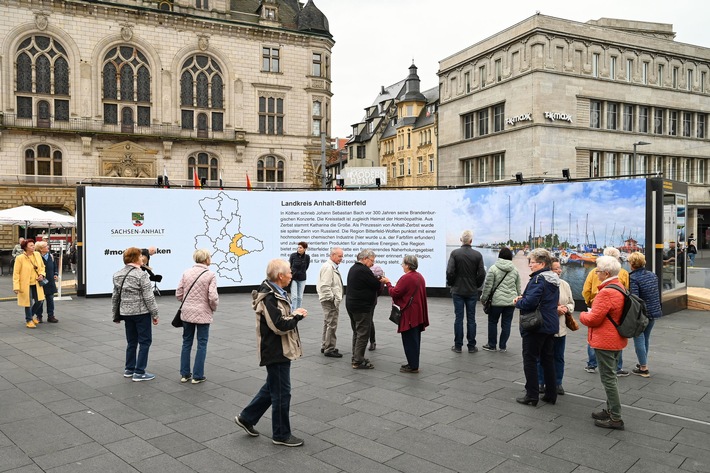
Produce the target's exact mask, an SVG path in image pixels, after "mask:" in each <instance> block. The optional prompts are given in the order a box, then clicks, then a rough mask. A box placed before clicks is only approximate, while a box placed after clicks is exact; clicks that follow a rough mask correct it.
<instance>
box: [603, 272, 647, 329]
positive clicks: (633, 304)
mask: <svg viewBox="0 0 710 473" xmlns="http://www.w3.org/2000/svg"><path fill="white" fill-rule="evenodd" d="M607 287H610V288H613V289H616V290H617V291H619V292H620V293H622V294H623V295H624V310H623V311H622V313H621V321H620V322H619V323H618V324H617V323H616V322H614V319H612V318H611V316H609V314H607V315H606V316H607V318H608V319H609V320H611V323H612V324H614V327H616V331H617V332H619V335H621V336H622V337H625V338H634V337H638V336H639V335H641V334H642V333H643V331H644V330H646V327H647V326H648V322H649V319H648V314H647V312H646V302H645V301H644V300H643V299H641V298H640V297H639V296H637V295H636V294H631V293H630V292H628V291H627V290H626V289H624V288H621V287H619V286H617V285H616V284H609V285H608V286H607Z"/></svg>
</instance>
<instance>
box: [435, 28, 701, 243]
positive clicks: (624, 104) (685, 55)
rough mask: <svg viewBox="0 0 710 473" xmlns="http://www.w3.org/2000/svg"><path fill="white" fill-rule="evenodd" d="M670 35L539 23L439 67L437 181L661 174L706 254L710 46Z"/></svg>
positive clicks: (466, 182)
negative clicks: (678, 191) (675, 184)
mask: <svg viewBox="0 0 710 473" xmlns="http://www.w3.org/2000/svg"><path fill="white" fill-rule="evenodd" d="M672 28H673V27H672V25H669V24H662V23H646V22H639V21H626V20H614V19H608V18H602V19H600V20H596V21H589V22H587V23H578V22H574V21H569V20H564V19H559V18H553V17H549V16H545V15H535V16H532V17H530V18H528V19H526V20H524V21H522V22H520V23H518V24H516V25H514V26H511V27H510V28H508V29H506V30H504V31H501V32H500V33H497V34H495V35H493V36H491V37H489V38H486V39H484V40H483V41H480V42H478V43H476V44H474V45H472V46H470V47H469V48H467V49H465V50H463V51H461V52H458V53H456V54H454V55H452V56H450V57H448V58H446V59H443V60H442V61H440V64H439V66H440V68H439V73H438V75H439V87H440V103H441V105H440V109H439V136H438V138H439V161H440V164H439V181H438V184H439V185H455V186H461V185H475V184H479V183H480V184H485V185H490V184H494V183H496V182H504V181H515V175H516V174H517V173H521V177H522V178H523V179H526V180H527V179H537V180H540V181H541V180H542V179H544V178H550V177H555V178H561V177H562V172H563V169H567V170H569V171H568V172H569V176H570V178H590V177H623V176H630V175H662V176H663V177H665V178H670V179H676V180H680V181H686V182H688V183H689V184H690V186H689V196H688V198H689V199H688V200H689V202H688V203H689V210H690V211H689V215H688V217H689V219H688V225H689V233H693V231H695V234H696V235H697V234H699V236H700V237H701V239H700V241H699V243H700V244H701V247H703V248H708V247H709V246H708V245H710V242H709V241H708V240H706V239H704V235H705V231H704V230H705V229H706V228H707V225H708V224H710V194H709V193H708V189H710V186H709V185H708V159H709V158H710V133H709V131H708V120H709V118H710V117H709V112H710V49H708V48H704V47H700V46H695V45H689V44H683V43H679V42H676V41H674V37H675V33H674V32H673V30H672ZM708 235H710V231H708Z"/></svg>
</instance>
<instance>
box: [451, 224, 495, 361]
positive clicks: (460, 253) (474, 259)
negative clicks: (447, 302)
mask: <svg viewBox="0 0 710 473" xmlns="http://www.w3.org/2000/svg"><path fill="white" fill-rule="evenodd" d="M472 241H473V232H472V231H471V230H465V231H464V232H463V234H462V235H461V248H457V249H455V250H454V251H452V252H451V256H450V257H449V262H448V264H447V265H446V285H447V286H450V287H451V298H452V299H453V302H454V316H455V318H454V345H453V346H452V347H451V350H452V351H454V352H456V353H461V348H462V347H463V316H464V310H465V311H466V339H467V340H468V352H469V353H476V352H477V351H478V348H477V347H476V301H478V288H479V287H481V286H482V285H483V282H484V281H485V279H486V269H485V268H484V266H483V256H481V253H479V252H478V251H476V250H474V249H473V248H471V242H472Z"/></svg>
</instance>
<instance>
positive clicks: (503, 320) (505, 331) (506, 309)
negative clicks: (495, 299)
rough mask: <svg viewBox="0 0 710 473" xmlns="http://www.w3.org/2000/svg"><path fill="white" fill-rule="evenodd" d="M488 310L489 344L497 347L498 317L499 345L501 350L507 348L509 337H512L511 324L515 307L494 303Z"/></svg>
mask: <svg viewBox="0 0 710 473" xmlns="http://www.w3.org/2000/svg"><path fill="white" fill-rule="evenodd" d="M488 312H489V313H488V346H489V347H492V348H495V347H496V339H497V338H498V319H500V344H499V345H498V346H500V349H501V350H505V349H506V348H507V346H508V338H510V325H511V324H512V323H513V313H514V312H515V307H514V306H512V305H511V306H496V305H492V306H491V310H489V311H488Z"/></svg>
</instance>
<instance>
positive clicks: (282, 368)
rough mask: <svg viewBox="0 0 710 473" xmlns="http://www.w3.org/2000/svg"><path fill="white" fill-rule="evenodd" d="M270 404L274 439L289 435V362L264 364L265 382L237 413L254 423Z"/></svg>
mask: <svg viewBox="0 0 710 473" xmlns="http://www.w3.org/2000/svg"><path fill="white" fill-rule="evenodd" d="M269 406H271V430H272V436H271V438H273V439H274V440H286V439H288V438H289V437H290V436H291V422H290V421H289V418H288V411H289V409H290V407H291V362H290V361H287V362H284V363H273V364H270V365H266V383H264V385H263V386H262V387H261V389H260V390H259V392H258V393H256V396H254V399H252V400H251V402H250V403H249V405H248V406H247V407H245V408H244V410H243V411H242V412H241V414H239V415H240V416H241V417H242V419H244V421H245V422H246V423H247V424H251V425H256V424H257V422H259V419H261V416H263V415H264V413H265V412H266V410H267V409H268V408H269Z"/></svg>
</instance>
